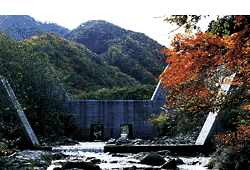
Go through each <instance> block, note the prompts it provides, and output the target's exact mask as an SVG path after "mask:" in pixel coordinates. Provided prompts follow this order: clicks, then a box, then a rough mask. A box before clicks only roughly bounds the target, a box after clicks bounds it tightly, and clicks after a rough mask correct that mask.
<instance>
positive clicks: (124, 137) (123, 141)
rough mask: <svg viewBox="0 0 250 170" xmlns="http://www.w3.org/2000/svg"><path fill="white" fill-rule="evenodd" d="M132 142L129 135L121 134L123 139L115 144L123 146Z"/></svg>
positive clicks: (119, 139) (120, 138)
mask: <svg viewBox="0 0 250 170" xmlns="http://www.w3.org/2000/svg"><path fill="white" fill-rule="evenodd" d="M130 142H131V141H130V140H129V139H128V135H127V134H121V137H119V138H118V139H117V140H116V141H115V144H117V145H121V144H124V143H130Z"/></svg>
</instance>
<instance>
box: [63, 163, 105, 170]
mask: <svg viewBox="0 0 250 170" xmlns="http://www.w3.org/2000/svg"><path fill="white" fill-rule="evenodd" d="M72 168H80V169H93V170H99V169H100V167H99V166H98V165H95V164H93V163H92V162H85V161H75V162H68V161H67V162H64V163H63V165H62V169H72Z"/></svg>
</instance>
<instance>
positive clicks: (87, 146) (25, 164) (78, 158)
mask: <svg viewBox="0 0 250 170" xmlns="http://www.w3.org/2000/svg"><path fill="white" fill-rule="evenodd" d="M177 139H178V140H176V139H174V138H172V139H168V138H167V137H161V138H157V139H155V140H151V141H149V140H147V141H143V140H136V141H135V142H136V144H160V143H163V142H166V141H169V142H170V143H171V144H175V143H174V142H175V141H177V143H186V142H185V140H186V141H188V143H191V144H192V143H194V140H193V137H192V136H191V137H185V136H184V137H177ZM181 139H183V140H181ZM184 139H185V140H184ZM106 144H107V142H76V143H75V144H73V143H72V144H71V145H60V146H54V147H53V148H52V150H51V151H41V150H28V149H27V150H23V151H18V152H16V153H14V154H12V155H10V156H8V157H6V159H5V160H1V162H0V165H4V167H6V168H7V167H9V168H7V169H39V170H40V169H48V170H59V169H72V168H67V167H70V166H72V165H73V166H75V165H76V163H78V164H79V167H82V166H84V167H85V168H79V167H78V168H73V169H75V170H76V169H105V170H112V169H121V170H122V169H124V170H125V169H164V168H161V167H162V165H147V164H145V163H142V160H143V159H145V157H146V156H147V155H149V154H150V153H149V152H139V153H109V152H106V153H104V146H105V145H106ZM153 154H158V155H160V157H161V158H162V159H164V160H165V162H166V163H169V162H171V161H173V160H174V161H175V162H176V163H177V162H178V164H176V167H177V169H180V170H196V169H197V170H205V169H208V168H207V167H206V165H207V164H208V163H209V161H210V160H211V158H210V157H209V156H205V155H202V154H200V155H199V156H178V155H171V154H169V152H168V151H164V150H163V151H156V152H154V153H153ZM4 161H5V162H4ZM67 163H68V164H67ZM70 163H71V164H70ZM73 163H74V164H73ZM81 163H84V164H81ZM166 163H165V164H166ZM86 167H87V168H86ZM88 167H89V168H88ZM2 169H4V168H2Z"/></svg>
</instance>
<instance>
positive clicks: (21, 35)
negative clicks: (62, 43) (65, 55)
mask: <svg viewBox="0 0 250 170" xmlns="http://www.w3.org/2000/svg"><path fill="white" fill-rule="evenodd" d="M0 28H2V32H3V33H5V34H7V33H8V32H10V36H11V37H12V38H14V39H15V40H16V41H23V40H25V39H29V38H30V37H32V36H35V35H36V34H37V35H41V34H43V33H45V32H54V33H56V34H58V35H60V36H64V35H65V34H67V33H68V32H69V29H67V28H65V27H62V26H59V25H58V24H55V23H42V22H39V21H36V20H35V19H34V18H32V17H30V16H28V15H0Z"/></svg>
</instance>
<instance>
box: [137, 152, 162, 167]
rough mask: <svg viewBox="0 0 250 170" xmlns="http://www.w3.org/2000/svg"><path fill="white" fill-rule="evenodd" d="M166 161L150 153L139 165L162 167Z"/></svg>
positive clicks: (156, 154)
mask: <svg viewBox="0 0 250 170" xmlns="http://www.w3.org/2000/svg"><path fill="white" fill-rule="evenodd" d="M165 162H166V161H165V159H164V157H163V156H161V155H159V154H158V153H156V152H150V153H149V154H148V155H147V156H146V157H144V158H143V159H142V160H141V162H140V163H141V164H147V165H162V164H164V163H165Z"/></svg>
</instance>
